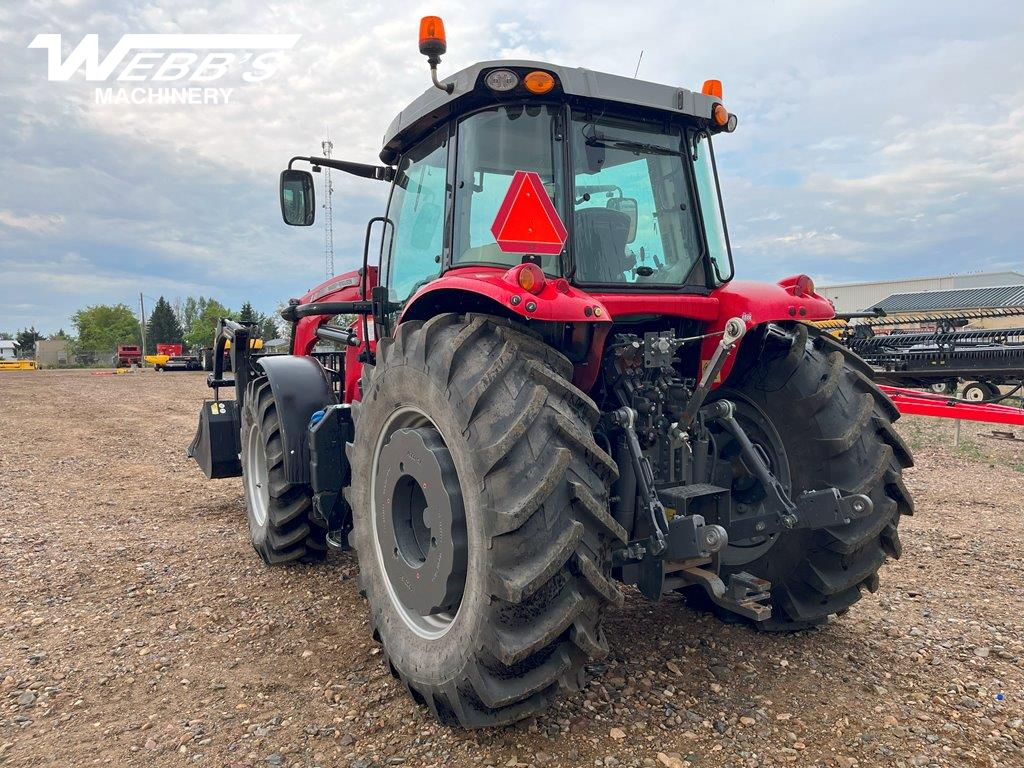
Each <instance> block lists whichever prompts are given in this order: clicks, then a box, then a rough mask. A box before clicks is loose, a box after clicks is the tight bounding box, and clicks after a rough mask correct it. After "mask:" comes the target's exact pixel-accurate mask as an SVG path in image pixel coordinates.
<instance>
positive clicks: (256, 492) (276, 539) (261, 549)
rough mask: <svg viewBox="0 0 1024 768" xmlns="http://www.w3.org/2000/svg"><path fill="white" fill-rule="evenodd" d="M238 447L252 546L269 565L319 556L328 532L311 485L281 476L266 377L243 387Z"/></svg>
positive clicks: (272, 404) (281, 455) (279, 444)
mask: <svg viewBox="0 0 1024 768" xmlns="http://www.w3.org/2000/svg"><path fill="white" fill-rule="evenodd" d="M241 446H242V488H243V489H244V493H245V507H246V511H247V516H248V519H249V533H250V535H251V537H252V546H253V549H255V550H256V552H257V554H259V556H260V557H261V558H263V562H265V563H266V564H267V565H279V564H282V563H291V562H295V561H301V562H315V561H317V560H322V559H323V557H324V555H325V554H326V552H327V544H326V539H327V530H326V529H325V528H324V527H323V525H322V523H320V522H318V519H317V518H316V517H315V516H314V515H313V511H314V510H313V496H312V492H311V491H310V489H309V487H308V486H306V485H295V484H292V483H289V482H288V481H287V480H286V479H285V473H284V446H283V443H282V442H281V420H280V417H279V415H278V411H277V404H276V403H275V401H274V393H273V391H272V390H271V388H270V382H269V381H268V380H267V378H266V377H260V378H257V379H254V380H253V381H251V382H250V383H249V387H248V389H247V391H246V397H245V405H244V406H243V407H242V434H241Z"/></svg>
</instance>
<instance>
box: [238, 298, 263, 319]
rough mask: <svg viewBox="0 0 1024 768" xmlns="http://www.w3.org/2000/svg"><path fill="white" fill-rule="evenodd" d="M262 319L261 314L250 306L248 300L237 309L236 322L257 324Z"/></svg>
mask: <svg viewBox="0 0 1024 768" xmlns="http://www.w3.org/2000/svg"><path fill="white" fill-rule="evenodd" d="M262 320H263V316H262V315H260V313H259V312H257V311H256V310H255V309H253V308H252V304H250V303H249V302H248V301H247V302H245V304H243V305H242V308H241V309H240V310H238V322H240V323H256V324H259V323H260V322H261V321H262Z"/></svg>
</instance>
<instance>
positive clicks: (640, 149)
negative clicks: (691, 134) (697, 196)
mask: <svg viewBox="0 0 1024 768" xmlns="http://www.w3.org/2000/svg"><path fill="white" fill-rule="evenodd" d="M570 131H571V141H572V156H573V175H574V178H573V184H574V187H573V258H574V261H575V268H576V274H575V277H576V279H577V280H578V281H579V282H582V283H592V284H602V285H614V284H618V283H622V284H651V285H684V284H685V283H686V282H687V280H688V279H689V278H690V275H691V272H692V271H693V270H694V267H695V266H696V265H697V264H698V263H699V262H700V260H701V257H702V255H703V250H704V249H703V242H702V238H701V233H700V229H699V226H698V221H697V218H696V211H695V205H694V201H693V199H692V194H691V190H690V184H689V179H688V174H687V168H686V163H687V162H688V158H687V155H686V151H685V149H684V142H683V136H682V132H681V131H680V129H679V128H678V127H675V126H664V125H661V124H648V123H644V122H640V121H635V120H626V119H618V118H613V117H605V116H600V115H598V116H590V115H587V114H584V113H579V112H574V113H573V116H572V124H571V126H570Z"/></svg>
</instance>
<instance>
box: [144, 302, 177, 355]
mask: <svg viewBox="0 0 1024 768" xmlns="http://www.w3.org/2000/svg"><path fill="white" fill-rule="evenodd" d="M184 336H185V334H184V332H183V331H182V330H181V325H180V324H179V323H178V318H176V317H175V316H174V310H172V309H171V305H170V304H169V303H167V300H166V299H164V297H163V296H161V297H160V298H159V299H157V302H156V306H155V307H153V313H152V314H151V315H150V316H149V325H148V326H147V327H146V346H147V347H148V349H147V350H146V352H147V353H148V354H153V353H154V352H156V345H157V344H181V343H182V341H183V340H184Z"/></svg>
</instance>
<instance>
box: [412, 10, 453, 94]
mask: <svg viewBox="0 0 1024 768" xmlns="http://www.w3.org/2000/svg"><path fill="white" fill-rule="evenodd" d="M447 50H448V41H447V39H446V38H445V35H444V22H443V21H441V17H440V16H424V17H423V18H422V19H420V53H422V54H423V55H424V56H426V57H427V63H428V64H429V65H430V78H431V79H432V80H433V81H434V85H435V86H436V87H437V88H440V89H441V90H442V91H444V92H445V93H451V92H452V91H454V90H455V86H454V85H453V84H452V83H441V82H439V81H438V79H437V65H438V64H440V63H441V55H442V54H443V53H445V52H446V51H447Z"/></svg>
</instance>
